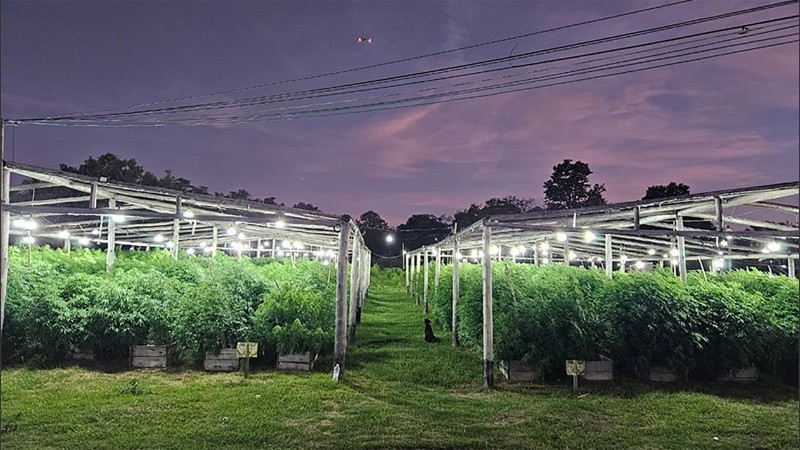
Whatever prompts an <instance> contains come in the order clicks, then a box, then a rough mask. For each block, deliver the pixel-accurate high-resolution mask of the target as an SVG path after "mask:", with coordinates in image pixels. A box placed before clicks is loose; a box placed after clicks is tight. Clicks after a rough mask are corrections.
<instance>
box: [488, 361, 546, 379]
mask: <svg viewBox="0 0 800 450" xmlns="http://www.w3.org/2000/svg"><path fill="white" fill-rule="evenodd" d="M498 367H499V368H500V373H502V374H503V376H504V377H506V380H508V381H511V382H518V381H541V380H542V368H541V367H531V366H530V365H528V364H526V363H524V362H522V361H500V363H499V364H498Z"/></svg>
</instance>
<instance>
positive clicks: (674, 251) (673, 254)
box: [669, 248, 681, 256]
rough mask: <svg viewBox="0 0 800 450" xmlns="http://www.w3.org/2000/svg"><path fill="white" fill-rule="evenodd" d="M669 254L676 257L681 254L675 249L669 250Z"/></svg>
mask: <svg viewBox="0 0 800 450" xmlns="http://www.w3.org/2000/svg"><path fill="white" fill-rule="evenodd" d="M669 254H670V256H678V255H680V254H681V252H679V251H678V249H677V248H671V249H669Z"/></svg>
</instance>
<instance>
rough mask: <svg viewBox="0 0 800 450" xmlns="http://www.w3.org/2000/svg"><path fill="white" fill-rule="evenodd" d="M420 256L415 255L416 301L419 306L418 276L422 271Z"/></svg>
mask: <svg viewBox="0 0 800 450" xmlns="http://www.w3.org/2000/svg"><path fill="white" fill-rule="evenodd" d="M420 258H421V256H420V254H419V252H417V253H416V254H415V255H414V300H415V301H416V303H417V306H419V280H417V274H419V270H420Z"/></svg>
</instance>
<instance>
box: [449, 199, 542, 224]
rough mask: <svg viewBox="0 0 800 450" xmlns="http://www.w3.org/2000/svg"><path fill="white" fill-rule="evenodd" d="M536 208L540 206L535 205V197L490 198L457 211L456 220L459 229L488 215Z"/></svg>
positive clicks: (517, 212) (513, 212) (516, 212)
mask: <svg viewBox="0 0 800 450" xmlns="http://www.w3.org/2000/svg"><path fill="white" fill-rule="evenodd" d="M536 209H539V207H538V206H536V205H535V202H534V200H533V198H522V197H516V196H514V195H509V196H507V197H503V198H490V199H489V200H486V202H484V204H483V205H479V204H476V203H473V204H471V205H470V206H469V208H467V209H462V210H460V211H457V212H456V214H455V217H454V221H455V222H456V223H457V224H458V229H459V230H463V229H464V228H466V227H468V226H470V225H472V224H473V223H475V222H477V221H479V220H481V219H483V218H484V217H487V216H493V215H498V214H519V213H524V212H528V211H533V210H536Z"/></svg>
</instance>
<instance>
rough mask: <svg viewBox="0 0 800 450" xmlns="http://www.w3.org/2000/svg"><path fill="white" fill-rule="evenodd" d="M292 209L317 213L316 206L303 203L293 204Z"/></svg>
mask: <svg viewBox="0 0 800 450" xmlns="http://www.w3.org/2000/svg"><path fill="white" fill-rule="evenodd" d="M292 208H297V209H305V210H307V211H319V208H317V207H316V206H314V205H312V204H311V203H305V202H299V203H295V204H294V205H293V206H292Z"/></svg>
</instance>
